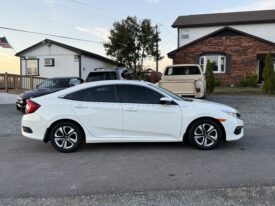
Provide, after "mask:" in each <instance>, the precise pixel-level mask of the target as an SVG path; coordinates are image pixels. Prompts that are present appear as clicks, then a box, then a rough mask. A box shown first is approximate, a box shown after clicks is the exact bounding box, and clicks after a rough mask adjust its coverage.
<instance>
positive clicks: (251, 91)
mask: <svg viewBox="0 0 275 206" xmlns="http://www.w3.org/2000/svg"><path fill="white" fill-rule="evenodd" d="M213 94H214V95H220V94H231V95H234V94H236V95H264V94H263V92H262V88H258V87H257V88H254V87H216V88H215V90H214V92H213Z"/></svg>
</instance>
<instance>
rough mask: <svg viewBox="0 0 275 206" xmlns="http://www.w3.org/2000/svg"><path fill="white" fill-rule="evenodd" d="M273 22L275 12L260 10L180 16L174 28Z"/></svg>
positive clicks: (274, 20)
mask: <svg viewBox="0 0 275 206" xmlns="http://www.w3.org/2000/svg"><path fill="white" fill-rule="evenodd" d="M272 22H275V10H260V11H245V12H231V13H214V14H199V15H189V16H179V17H178V18H177V19H176V21H175V22H174V23H173V25H172V27H174V28H188V27H202V26H226V25H240V24H258V23H272Z"/></svg>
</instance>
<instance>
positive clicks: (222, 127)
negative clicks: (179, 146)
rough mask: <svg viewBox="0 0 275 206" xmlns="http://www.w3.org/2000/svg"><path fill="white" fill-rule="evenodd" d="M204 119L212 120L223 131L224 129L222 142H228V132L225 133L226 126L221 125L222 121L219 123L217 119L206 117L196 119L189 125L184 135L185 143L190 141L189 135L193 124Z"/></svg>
mask: <svg viewBox="0 0 275 206" xmlns="http://www.w3.org/2000/svg"><path fill="white" fill-rule="evenodd" d="M203 119H211V120H213V121H215V122H216V123H217V124H218V125H219V126H220V127H221V129H222V140H223V141H226V132H225V129H224V126H223V125H222V123H221V122H220V121H218V120H217V119H215V118H213V117H208V116H205V117H199V118H196V119H194V120H193V121H191V122H190V123H189V125H188V127H187V129H186V130H185V133H184V135H183V142H185V141H188V137H187V135H188V132H189V130H190V128H191V126H192V124H193V123H194V122H196V121H198V120H203Z"/></svg>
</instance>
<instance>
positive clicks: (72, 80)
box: [69, 78, 82, 86]
mask: <svg viewBox="0 0 275 206" xmlns="http://www.w3.org/2000/svg"><path fill="white" fill-rule="evenodd" d="M81 83H82V81H81V80H80V79H78V78H74V79H70V81H69V85H70V86H75V85H78V84H81Z"/></svg>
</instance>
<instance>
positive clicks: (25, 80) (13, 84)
mask: <svg viewBox="0 0 275 206" xmlns="http://www.w3.org/2000/svg"><path fill="white" fill-rule="evenodd" d="M45 79H47V78H43V77H36V76H27V75H18V74H9V73H0V90H2V91H4V92H6V93H8V92H9V90H13V91H14V90H18V91H24V90H30V89H34V88H35V87H36V85H38V84H40V83H41V82H42V81H44V80H45Z"/></svg>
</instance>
